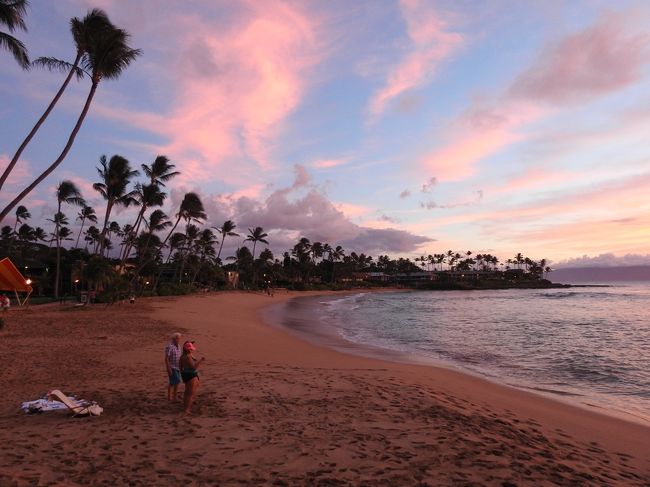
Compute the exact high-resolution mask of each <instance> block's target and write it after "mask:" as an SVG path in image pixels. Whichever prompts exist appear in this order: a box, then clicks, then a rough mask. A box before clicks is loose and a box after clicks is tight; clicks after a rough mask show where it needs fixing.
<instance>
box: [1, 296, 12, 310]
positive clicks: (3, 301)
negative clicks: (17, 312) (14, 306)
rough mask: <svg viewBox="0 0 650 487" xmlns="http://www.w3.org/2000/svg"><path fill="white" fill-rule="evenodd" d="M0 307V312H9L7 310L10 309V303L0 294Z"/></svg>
mask: <svg viewBox="0 0 650 487" xmlns="http://www.w3.org/2000/svg"><path fill="white" fill-rule="evenodd" d="M0 306H1V307H2V311H9V308H11V301H10V300H9V298H8V297H7V296H5V295H4V294H0Z"/></svg>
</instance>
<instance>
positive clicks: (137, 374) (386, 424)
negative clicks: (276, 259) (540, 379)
mask: <svg viewBox="0 0 650 487" xmlns="http://www.w3.org/2000/svg"><path fill="white" fill-rule="evenodd" d="M289 297H291V295H289V294H287V295H285V294H282V295H276V297H275V298H273V299H271V298H268V297H266V296H263V295H256V294H246V293H223V294H212V295H205V296H192V297H184V298H174V299H172V298H166V299H155V300H153V299H152V300H141V301H138V302H137V303H136V304H135V305H128V304H123V305H115V306H111V307H104V306H95V307H92V308H83V309H72V308H70V307H67V308H65V309H60V308H59V307H58V306H52V307H47V308H45V307H40V308H32V309H29V310H27V311H19V310H12V311H11V312H10V313H9V315H8V316H7V315H5V318H6V321H7V324H8V327H7V329H6V330H5V331H2V332H0V343H1V344H2V347H1V348H0V349H1V350H2V352H1V355H0V359H1V360H2V363H3V368H2V373H1V375H0V377H1V379H2V385H3V394H2V396H0V486H2V487H4V486H12V485H61V486H75V485H155V486H160V485H178V484H179V483H181V482H183V483H186V484H187V485H322V486H326V485H327V486H329V485H396V486H407V485H501V486H509V485H510V486H511V485H650V434H649V433H650V428H648V427H646V426H642V425H639V424H635V423H631V422H627V421H624V420H621V419H617V418H613V417H609V416H605V415H601V414H597V413H595V412H593V411H589V410H583V409H580V408H577V407H573V406H570V405H566V404H563V403H560V402H555V401H552V400H549V399H546V398H543V397H540V396H536V395H532V394H529V393H526V392H523V391H518V390H514V389H511V388H507V387H502V386H499V385H495V384H492V383H489V382H487V381H484V380H482V379H479V378H476V377H472V376H468V375H465V374H462V373H458V372H455V371H453V370H446V369H440V368H434V367H425V366H417V365H404V364H396V363H391V362H383V361H379V360H374V359H366V358H361V357H356V356H350V355H344V354H341V353H338V352H335V351H332V350H328V349H324V348H319V347H316V346H314V345H311V344H308V343H305V342H303V341H301V340H300V339H298V338H295V337H293V336H290V335H288V334H286V333H284V332H283V331H280V330H277V329H274V328H272V327H270V326H267V325H265V324H264V323H262V321H261V319H260V310H261V309H262V308H263V307H264V306H268V305H269V304H270V303H272V302H277V301H278V300H282V299H287V298H289ZM176 330H179V331H182V332H185V333H186V335H187V336H188V337H190V338H192V339H194V340H196V344H197V346H198V348H199V356H200V355H205V356H206V357H207V361H206V363H205V364H204V365H203V367H202V370H201V373H202V374H201V385H200V390H199V396H198V400H197V402H196V404H195V407H194V416H193V417H191V418H181V417H180V416H179V415H178V413H179V410H180V406H179V405H178V404H170V403H167V401H166V399H165V394H166V390H165V388H166V377H165V373H164V365H163V354H162V350H163V348H164V346H165V343H166V340H167V336H168V335H169V334H170V333H171V332H172V331H176ZM52 388H59V389H61V390H63V391H65V392H68V393H74V394H76V395H78V396H79V397H84V398H87V399H94V400H97V401H99V402H100V404H101V405H102V406H103V407H104V408H105V414H104V415H102V416H100V417H97V418H78V419H72V418H69V417H68V416H67V415H66V414H65V413H45V414H40V415H30V416H27V415H24V414H23V413H22V412H21V411H20V410H19V409H18V407H19V405H20V403H21V402H22V401H24V400H29V399H35V398H37V397H39V396H41V395H42V394H43V393H45V392H46V391H47V390H49V389H52Z"/></svg>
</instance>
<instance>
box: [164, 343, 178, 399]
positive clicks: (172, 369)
mask: <svg viewBox="0 0 650 487" xmlns="http://www.w3.org/2000/svg"><path fill="white" fill-rule="evenodd" d="M180 343H181V334H180V333H174V334H173V335H172V338H171V341H170V342H169V343H168V344H167V346H166V347H165V367H166V368H167V376H168V377H169V386H168V387H167V399H169V400H170V401H174V400H176V395H177V394H178V384H180V383H181V371H180V369H179V366H178V360H179V359H180V357H181V345H180Z"/></svg>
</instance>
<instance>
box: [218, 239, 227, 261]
mask: <svg viewBox="0 0 650 487" xmlns="http://www.w3.org/2000/svg"><path fill="white" fill-rule="evenodd" d="M224 240H226V235H225V234H223V235H221V245H220V246H219V252H217V260H218V261H219V262H221V261H220V258H221V249H223V242H224Z"/></svg>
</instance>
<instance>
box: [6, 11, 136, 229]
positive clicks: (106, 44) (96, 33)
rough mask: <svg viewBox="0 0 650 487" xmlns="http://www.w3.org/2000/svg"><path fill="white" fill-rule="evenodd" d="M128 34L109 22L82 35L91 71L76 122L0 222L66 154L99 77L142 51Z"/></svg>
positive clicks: (116, 71) (84, 63) (115, 74)
mask: <svg viewBox="0 0 650 487" xmlns="http://www.w3.org/2000/svg"><path fill="white" fill-rule="evenodd" d="M129 37H130V35H129V34H128V32H126V31H124V30H122V29H118V28H116V27H115V26H113V25H112V24H110V23H109V24H108V25H105V24H102V28H98V29H97V30H92V31H91V32H88V35H87V36H86V38H85V39H86V40H87V45H86V49H87V52H86V53H85V54H84V55H83V56H82V58H81V60H80V62H79V65H80V66H81V68H82V69H84V71H86V72H89V73H90V78H91V87H90V91H89V93H88V96H87V98H86V102H85V104H84V107H83V109H82V111H81V114H80V115H79V118H78V119H77V123H76V124H75V126H74V128H73V129H72V132H70V136H69V137H68V141H67V142H66V144H65V146H64V147H63V150H62V151H61V153H60V154H59V156H58V157H57V158H56V159H55V160H54V162H53V163H52V164H51V165H50V166H49V167H48V168H47V169H46V170H45V171H43V172H42V173H41V174H40V175H39V176H38V177H37V178H36V179H35V180H34V181H32V183H31V184H30V185H29V186H27V187H26V188H25V189H24V190H23V191H21V193H20V194H19V195H18V196H16V197H15V198H14V199H13V200H12V201H11V202H10V203H9V204H8V205H7V206H6V207H5V208H4V210H2V212H0V222H2V220H3V219H4V218H5V217H6V216H7V215H8V214H9V212H10V211H11V210H12V209H13V208H14V207H15V206H16V205H17V204H18V203H20V201H21V200H22V199H23V198H24V197H25V196H27V195H28V194H29V193H31V192H32V190H33V189H34V188H35V187H36V186H38V185H39V184H40V183H41V182H42V181H43V180H44V179H45V178H47V177H48V176H49V175H50V174H51V173H52V171H54V170H55V169H56V168H57V167H58V166H59V164H61V162H63V160H64V159H65V157H66V156H67V155H68V152H69V151H70V149H71V148H72V144H73V143H74V140H75V138H76V137H77V134H78V133H79V130H80V129H81V125H82V124H83V122H84V120H85V118H86V115H87V114H88V110H89V109H90V105H91V103H92V100H93V97H94V96H95V92H96V91H97V87H98V86H99V83H100V81H101V80H102V79H117V78H119V77H120V75H121V74H122V72H123V71H124V70H125V69H126V68H127V67H128V66H129V65H130V64H131V63H132V62H133V61H134V60H135V59H136V58H137V57H138V56H140V54H141V51H140V50H139V49H132V48H131V47H129V45H128V41H129Z"/></svg>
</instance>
